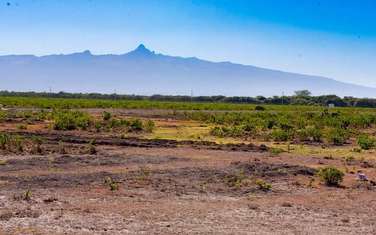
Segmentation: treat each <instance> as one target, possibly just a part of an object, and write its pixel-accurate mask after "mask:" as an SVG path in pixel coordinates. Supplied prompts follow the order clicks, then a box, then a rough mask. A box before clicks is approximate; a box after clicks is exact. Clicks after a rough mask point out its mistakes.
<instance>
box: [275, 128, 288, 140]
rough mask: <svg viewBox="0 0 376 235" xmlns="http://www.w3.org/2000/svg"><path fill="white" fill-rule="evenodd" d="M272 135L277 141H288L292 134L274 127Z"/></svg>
mask: <svg viewBox="0 0 376 235" xmlns="http://www.w3.org/2000/svg"><path fill="white" fill-rule="evenodd" d="M271 137H272V139H273V140H275V141H287V140H290V139H291V134H290V133H289V131H286V130H282V129H274V130H273V131H272V133H271Z"/></svg>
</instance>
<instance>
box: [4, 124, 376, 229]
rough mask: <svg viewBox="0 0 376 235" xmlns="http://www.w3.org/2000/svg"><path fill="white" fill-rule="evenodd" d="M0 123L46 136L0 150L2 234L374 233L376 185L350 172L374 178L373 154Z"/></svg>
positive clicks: (375, 175) (21, 132) (8, 127)
mask: <svg viewBox="0 0 376 235" xmlns="http://www.w3.org/2000/svg"><path fill="white" fill-rule="evenodd" d="M1 130H2V131H6V132H14V133H17V134H18V135H21V136H25V137H27V136H31V135H33V136H35V135H38V136H42V137H43V139H44V142H43V144H42V145H41V148H42V151H41V153H38V154H29V153H28V154H21V153H20V154H17V153H7V152H6V151H5V152H4V151H3V152H2V153H1V158H0V160H1V161H0V234H336V235H338V234H376V222H375V221H376V213H375V211H376V187H375V186H374V185H372V184H371V183H369V182H367V183H366V182H359V181H357V180H356V175H355V174H354V173H355V172H356V171H357V170H362V171H363V172H364V173H365V174H366V175H367V176H368V177H369V178H370V179H371V180H375V179H376V171H375V166H376V161H375V160H372V159H371V160H369V159H367V161H360V160H354V161H352V162H351V164H350V163H346V162H344V161H343V160H342V159H339V158H322V157H317V156H299V155H296V154H295V155H294V154H290V153H282V154H278V155H272V154H271V153H270V152H269V151H268V149H267V148H266V147H265V146H260V145H252V144H215V143H210V142H202V141H201V142H200V141H172V140H156V139H155V140H153V139H138V138H135V137H129V138H118V137H116V136H111V135H101V134H92V133H91V134H90V133H82V132H78V131H71V132H64V133H62V132H56V131H51V130H47V129H46V130H40V129H38V128H34V129H33V128H30V129H28V130H24V131H20V130H16V129H14V128H12V125H9V124H6V123H5V124H2V126H1ZM94 137H95V151H88V144H89V143H90V140H91V139H93V138H94ZM61 148H64V151H62V150H61ZM327 165H331V166H336V167H338V168H340V169H346V174H345V178H344V182H343V183H342V184H341V187H328V186H325V185H324V184H322V183H321V182H320V181H319V179H318V178H317V176H315V173H316V171H317V169H319V168H320V167H322V166H327ZM256 182H263V184H264V185H270V186H271V189H270V190H268V189H266V188H261V187H260V186H259V184H257V183H256Z"/></svg>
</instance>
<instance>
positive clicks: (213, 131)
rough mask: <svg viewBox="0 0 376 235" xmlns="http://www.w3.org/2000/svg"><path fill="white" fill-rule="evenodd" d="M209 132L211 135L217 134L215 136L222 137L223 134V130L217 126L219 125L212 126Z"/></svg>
mask: <svg viewBox="0 0 376 235" xmlns="http://www.w3.org/2000/svg"><path fill="white" fill-rule="evenodd" d="M210 134H211V135H213V136H217V137H224V136H225V132H224V131H223V129H222V127H219V126H216V127H213V128H212V129H211V130H210Z"/></svg>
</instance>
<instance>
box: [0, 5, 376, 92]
mask: <svg viewBox="0 0 376 235" xmlns="http://www.w3.org/2000/svg"><path fill="white" fill-rule="evenodd" d="M8 3H9V4H8ZM375 9H376V2H374V1H371V0H360V1H356V2H355V1H346V2H343V1H339V0H333V1H313V0H304V1H296V0H284V1H282V0H280V1H271V0H266V1H265V0H263V1H261V0H251V1H242V0H234V1H226V0H217V1H213V0H201V1H199V0H191V1H184V0H175V1H161V0H155V1H147V0H137V1H135V0H129V1H121V0H108V1H99V0H83V1H74V0H64V1H58V0H51V1H42V0H33V1H27V0H18V1H13V0H8V1H3V0H1V1H0V15H1V16H2V21H1V22H0V30H1V32H2V43H1V45H0V54H1V55H6V54H35V55H49V54H60V53H63V54H69V53H73V52H80V51H85V50H90V51H91V52H92V53H93V54H122V53H125V52H127V51H131V50H132V49H134V48H135V47H136V46H137V45H138V44H140V43H144V44H145V45H147V46H148V47H149V48H151V49H152V50H155V51H157V52H158V53H162V54H167V55H176V56H183V57H198V58H201V59H204V60H209V61H216V62H218V61H231V62H233V63H239V64H245V65H253V66H258V67H263V68H270V69H276V70H281V71H287V72H294V73H301V74H308V75H317V76H324V77H329V78H333V79H336V80H339V81H343V82H350V83H354V84H359V85H363V86H369V87H376V79H375V78H376V66H373V63H374V61H375V59H376V53H375V52H376V16H375V15H374V10H375Z"/></svg>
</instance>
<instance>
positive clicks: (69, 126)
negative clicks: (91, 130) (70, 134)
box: [53, 111, 92, 131]
mask: <svg viewBox="0 0 376 235" xmlns="http://www.w3.org/2000/svg"><path fill="white" fill-rule="evenodd" d="M53 121H54V123H53V128H54V129H55V130H63V131H66V130H76V129H82V130H86V129H87V128H88V127H89V126H90V124H91V123H92V120H91V117H90V116H89V114H87V113H83V112H79V111H60V112H55V113H54V115H53Z"/></svg>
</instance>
